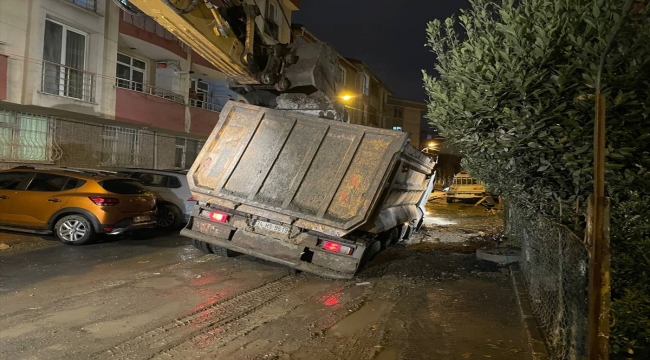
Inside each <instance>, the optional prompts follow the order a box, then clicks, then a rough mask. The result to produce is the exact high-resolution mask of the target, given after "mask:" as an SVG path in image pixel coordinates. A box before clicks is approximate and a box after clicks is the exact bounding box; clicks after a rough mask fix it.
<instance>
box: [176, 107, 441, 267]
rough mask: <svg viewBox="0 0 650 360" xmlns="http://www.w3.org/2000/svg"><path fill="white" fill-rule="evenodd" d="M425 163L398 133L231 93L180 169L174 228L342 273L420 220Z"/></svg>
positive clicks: (199, 239) (211, 246)
mask: <svg viewBox="0 0 650 360" xmlns="http://www.w3.org/2000/svg"><path fill="white" fill-rule="evenodd" d="M434 165H435V163H434V161H433V159H432V158H431V157H428V156H426V155H425V154H422V153H421V152H419V151H418V150H417V149H416V148H415V147H413V146H412V145H410V144H409V135H408V134H407V133H404V132H399V131H394V130H388V129H380V128H373V127H367V126H361V125H354V124H349V123H344V122H338V121H332V120H327V119H322V118H319V117H316V116H312V115H306V114H302V113H297V112H291V111H282V110H274V109H269V108H264V107H258V106H253V105H250V104H243V103H237V102H232V101H231V102H228V103H227V104H226V106H225V107H224V109H223V111H222V112H221V113H220V116H219V120H218V122H217V124H216V126H215V128H214V129H213V131H212V133H211V135H210V137H209V138H208V139H207V141H206V142H205V145H204V146H203V148H202V150H201V152H200V154H199V155H198V157H197V159H196V161H195V162H194V164H193V165H192V167H191V169H190V170H189V172H188V175H187V176H188V181H189V185H190V189H191V191H192V195H193V197H194V199H195V200H196V201H197V205H196V206H195V207H194V209H193V211H192V214H191V219H190V221H189V223H188V224H187V225H186V227H185V228H184V229H183V230H182V231H181V234H182V235H184V236H187V237H190V238H192V239H193V241H194V244H195V245H196V246H197V247H198V248H200V249H202V250H203V251H206V252H212V253H215V254H218V255H222V256H235V255H237V254H248V255H252V256H255V257H258V258H261V259H265V260H268V261H272V262H276V263H279V264H283V265H286V266H288V267H291V268H293V269H297V270H301V271H305V272H311V273H315V274H318V275H321V276H324V277H329V278H352V277H353V276H354V275H355V273H356V272H357V271H358V270H359V269H360V268H361V267H362V266H363V264H364V263H366V262H367V261H368V260H369V259H370V258H371V257H372V256H373V255H374V254H376V253H377V252H378V251H379V250H381V249H383V248H385V247H386V246H388V245H390V244H392V243H396V242H398V241H399V240H401V239H406V238H408V237H410V236H411V235H412V234H413V233H414V232H415V231H416V230H417V229H418V228H419V226H421V224H422V219H423V217H424V205H425V204H426V201H427V199H428V197H429V194H430V193H431V191H432V189H433V184H434V180H435V179H434V178H435V175H434V172H433V168H434Z"/></svg>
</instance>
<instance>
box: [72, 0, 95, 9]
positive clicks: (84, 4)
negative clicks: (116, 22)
mask: <svg viewBox="0 0 650 360" xmlns="http://www.w3.org/2000/svg"><path fill="white" fill-rule="evenodd" d="M66 1H67V2H69V3H72V4H75V5H77V6H79V7H80V8H84V9H86V10H88V11H92V12H97V0H66Z"/></svg>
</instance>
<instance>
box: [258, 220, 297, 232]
mask: <svg viewBox="0 0 650 360" xmlns="http://www.w3.org/2000/svg"><path fill="white" fill-rule="evenodd" d="M253 226H255V227H260V228H262V229H266V230H271V231H275V232H279V233H281V234H288V233H289V228H288V227H286V226H280V225H276V224H271V223H269V222H266V221H260V220H255V223H254V224H253Z"/></svg>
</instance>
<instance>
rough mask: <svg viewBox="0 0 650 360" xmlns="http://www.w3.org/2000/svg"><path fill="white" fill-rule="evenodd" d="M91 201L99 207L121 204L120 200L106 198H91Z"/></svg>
mask: <svg viewBox="0 0 650 360" xmlns="http://www.w3.org/2000/svg"><path fill="white" fill-rule="evenodd" d="M89 199H90V201H92V202H94V203H95V205H99V206H113V205H115V204H119V203H120V199H116V198H111V197H104V196H91V197H89Z"/></svg>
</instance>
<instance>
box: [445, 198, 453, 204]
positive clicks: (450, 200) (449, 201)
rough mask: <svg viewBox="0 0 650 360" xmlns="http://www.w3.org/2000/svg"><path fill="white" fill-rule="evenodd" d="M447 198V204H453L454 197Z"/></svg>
mask: <svg viewBox="0 0 650 360" xmlns="http://www.w3.org/2000/svg"><path fill="white" fill-rule="evenodd" d="M446 200H447V204H451V203H453V202H454V198H450V197H448V198H447V199H446Z"/></svg>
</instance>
